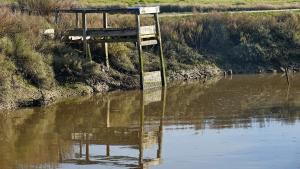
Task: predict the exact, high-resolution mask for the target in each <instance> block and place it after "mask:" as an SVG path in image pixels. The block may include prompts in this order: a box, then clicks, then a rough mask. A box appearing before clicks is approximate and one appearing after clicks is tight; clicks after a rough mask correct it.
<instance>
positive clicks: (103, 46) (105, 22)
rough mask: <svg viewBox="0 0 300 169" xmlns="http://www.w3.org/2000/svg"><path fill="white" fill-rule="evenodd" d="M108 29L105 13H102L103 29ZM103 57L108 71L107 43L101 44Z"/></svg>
mask: <svg viewBox="0 0 300 169" xmlns="http://www.w3.org/2000/svg"><path fill="white" fill-rule="evenodd" d="M107 27H108V16H107V13H103V28H105V29H106V28H107ZM102 49H103V55H104V57H105V65H106V67H107V68H108V69H109V60H108V45H107V43H102Z"/></svg>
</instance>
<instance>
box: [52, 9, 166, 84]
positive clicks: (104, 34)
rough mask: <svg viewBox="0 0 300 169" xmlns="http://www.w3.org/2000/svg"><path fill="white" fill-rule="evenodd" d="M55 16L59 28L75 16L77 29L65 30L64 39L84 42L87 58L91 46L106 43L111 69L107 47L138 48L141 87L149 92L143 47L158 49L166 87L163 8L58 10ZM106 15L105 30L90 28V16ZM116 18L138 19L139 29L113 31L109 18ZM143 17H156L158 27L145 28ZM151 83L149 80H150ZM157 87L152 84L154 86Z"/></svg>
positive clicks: (107, 57)
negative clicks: (68, 16)
mask: <svg viewBox="0 0 300 169" xmlns="http://www.w3.org/2000/svg"><path fill="white" fill-rule="evenodd" d="M53 12H54V13H55V22H56V23H57V24H59V22H60V20H61V19H60V18H61V17H60V16H61V15H62V14H65V13H66V14H74V15H75V25H76V27H75V28H73V29H70V30H65V31H64V32H65V33H64V34H63V37H62V39H65V40H67V41H69V42H72V43H74V42H76V41H80V42H82V44H83V51H84V53H85V56H86V58H88V59H90V60H91V59H92V56H91V52H90V44H91V43H93V44H94V43H102V47H103V56H104V57H105V64H106V66H107V67H108V68H109V53H108V45H107V43H114V42H133V43H135V44H137V49H138V54H139V56H138V57H139V62H140V71H139V72H140V87H141V89H144V88H145V83H144V80H145V78H144V68H143V67H144V64H143V60H144V59H143V52H142V47H143V46H149V45H157V46H158V47H159V57H160V74H157V73H155V74H156V75H159V76H160V78H161V80H160V83H161V85H162V86H166V72H165V64H164V57H163V51H162V41H161V33H160V24H159V17H158V13H159V12H160V8H159V7H158V6H154V7H129V8H73V9H57V10H53ZM98 13H101V14H103V22H102V23H103V26H102V27H99V28H88V27H87V17H86V16H87V14H98ZM109 14H110V15H112V14H133V15H135V16H136V24H135V25H136V26H135V27H133V28H111V27H109V25H108V18H109V16H108V15H109ZM141 15H153V19H154V21H155V25H147V26H141V17H140V16H141ZM80 16H81V23H82V25H81V26H79V17H80ZM146 79H147V78H146ZM154 84H155V85H156V84H157V83H152V85H154Z"/></svg>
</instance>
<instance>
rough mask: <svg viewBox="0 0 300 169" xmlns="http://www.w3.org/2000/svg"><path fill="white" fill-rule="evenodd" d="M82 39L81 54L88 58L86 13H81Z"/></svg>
mask: <svg viewBox="0 0 300 169" xmlns="http://www.w3.org/2000/svg"><path fill="white" fill-rule="evenodd" d="M82 30H83V32H82V38H83V52H84V55H85V57H88V45H87V39H86V31H87V25H86V13H85V12H82Z"/></svg>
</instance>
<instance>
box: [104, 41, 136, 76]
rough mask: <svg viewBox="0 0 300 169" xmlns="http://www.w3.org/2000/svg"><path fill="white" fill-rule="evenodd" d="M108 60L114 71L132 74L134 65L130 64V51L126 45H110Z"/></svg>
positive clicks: (131, 55)
mask: <svg viewBox="0 0 300 169" xmlns="http://www.w3.org/2000/svg"><path fill="white" fill-rule="evenodd" d="M108 51H109V55H110V56H109V59H110V62H111V64H112V65H113V66H114V68H115V69H117V70H120V71H127V72H132V71H134V64H133V63H132V57H133V56H134V55H133V54H132V50H130V49H129V48H128V47H127V46H126V45H124V44H121V43H118V44H110V45H109V50H108Z"/></svg>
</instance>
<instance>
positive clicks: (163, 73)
mask: <svg viewBox="0 0 300 169" xmlns="http://www.w3.org/2000/svg"><path fill="white" fill-rule="evenodd" d="M154 18H155V26H156V30H157V39H158V46H159V58H160V71H161V81H162V86H164V87H165V86H167V78H166V67H165V61H164V55H163V48H162V41H161V32H160V24H159V17H158V14H157V13H156V14H154Z"/></svg>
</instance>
